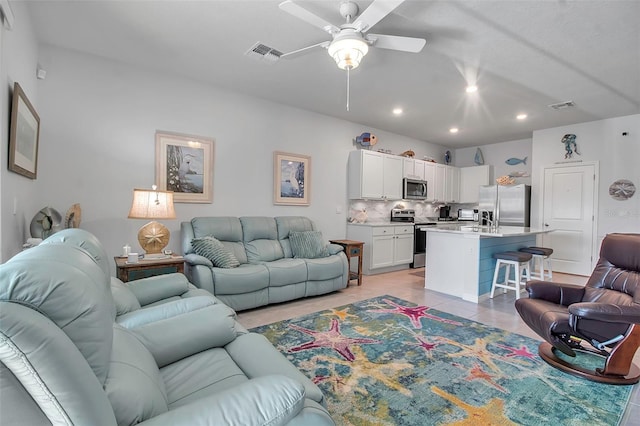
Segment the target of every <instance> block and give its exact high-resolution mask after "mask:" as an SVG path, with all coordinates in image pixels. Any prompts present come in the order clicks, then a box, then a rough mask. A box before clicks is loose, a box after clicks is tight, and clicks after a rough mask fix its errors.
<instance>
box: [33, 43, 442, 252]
mask: <svg viewBox="0 0 640 426" xmlns="http://www.w3.org/2000/svg"><path fill="white" fill-rule="evenodd" d="M41 57H42V58H44V60H43V61H44V62H46V63H47V66H46V68H47V78H46V80H44V81H43V82H42V83H41V87H40V89H39V100H40V103H39V109H40V111H39V112H40V116H41V120H42V135H41V144H40V163H39V173H38V176H39V178H38V191H37V197H36V198H37V205H38V207H41V206H45V205H51V206H52V207H54V208H56V209H57V210H58V211H60V212H61V213H62V214H64V213H65V212H66V210H67V209H68V208H69V207H70V206H71V205H72V204H73V203H80V205H81V207H82V223H81V227H82V228H85V229H87V230H89V231H91V232H93V233H94V234H96V235H97V236H98V238H99V239H100V240H101V241H102V242H103V244H104V245H105V247H106V248H107V250H108V253H109V255H116V254H118V253H119V252H120V251H121V247H122V246H123V245H124V244H125V243H129V244H130V245H131V246H132V247H133V249H134V250H136V249H139V246H138V243H137V241H136V234H137V230H138V229H139V228H140V227H141V226H142V225H143V224H144V221H142V220H134V219H127V213H128V210H129V207H130V204H131V196H132V190H133V188H136V187H150V186H151V184H152V183H153V182H154V173H155V142H154V134H155V131H156V130H165V131H172V132H178V133H186V134H192V135H200V136H206V137H211V138H213V139H214V140H215V161H214V189H213V192H214V193H213V198H214V201H213V204H177V205H176V213H177V215H178V219H176V220H173V221H163V223H165V224H166V225H167V226H168V227H169V229H170V230H171V232H172V238H171V242H170V244H169V248H171V249H173V250H175V251H181V250H180V244H179V238H180V233H179V226H180V225H179V224H180V221H185V220H189V219H191V218H192V217H194V216H213V215H231V216H242V215H245V216H251V215H267V216H276V215H305V216H308V217H310V218H311V219H313V220H314V221H315V222H316V223H317V225H318V227H319V228H320V230H321V231H322V232H323V234H324V236H325V237H326V238H342V237H344V236H345V234H346V217H347V214H348V209H347V199H346V180H347V179H346V166H347V157H348V152H349V151H351V150H353V149H355V146H354V145H353V142H352V140H353V138H355V136H356V135H359V134H360V133H362V132H364V131H372V132H374V133H375V134H376V135H377V136H378V139H379V143H378V145H376V148H380V149H391V150H392V151H393V152H396V153H399V152H402V151H405V150H408V149H413V150H414V151H415V152H416V154H417V155H418V156H423V155H433V156H436V155H438V156H442V155H443V153H444V151H445V150H446V149H445V148H444V147H441V146H438V145H432V144H428V143H425V142H422V141H417V140H413V139H409V138H406V137H402V136H398V135H394V134H390V133H388V132H383V131H380V130H376V129H368V128H364V127H363V126H361V125H358V124H354V123H349V122H346V121H342V120H337V119H334V118H331V117H327V116H323V115H319V114H315V113H311V112H306V111H302V110H299V109H295V108H290V107H287V106H283V105H278V104H274V103H271V102H267V101H264V100H261V99H257V98H253V97H248V96H243V95H239V94H234V93H230V92H228V91H225V90H222V89H217V88H213V87H210V86H206V85H203V84H200V83H196V82H193V81H187V80H183V79H179V78H176V77H171V76H167V75H160V74H155V73H153V72H149V71H147V70H142V69H137V68H133V67H130V66H128V65H124V64H121V63H117V62H113V61H108V60H104V59H101V58H98V57H94V56H89V55H84V54H79V53H76V52H72V51H69V50H62V49H59V48H55V47H50V46H41ZM274 151H285V152H293V153H298V154H306V155H311V157H312V174H311V206H309V207H289V206H274V205H273V203H272V197H273V152H274ZM338 206H340V208H341V210H342V212H341V213H340V214H336V210H337V207H338ZM33 214H35V210H31V211H29V213H28V215H29V219H30V217H31V216H32V215H33Z"/></svg>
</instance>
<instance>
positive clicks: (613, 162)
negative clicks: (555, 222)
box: [531, 114, 640, 247]
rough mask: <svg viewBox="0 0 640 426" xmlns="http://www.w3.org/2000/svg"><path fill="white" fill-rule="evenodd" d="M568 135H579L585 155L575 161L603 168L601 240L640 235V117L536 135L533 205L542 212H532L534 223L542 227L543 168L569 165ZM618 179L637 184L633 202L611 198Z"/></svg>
mask: <svg viewBox="0 0 640 426" xmlns="http://www.w3.org/2000/svg"><path fill="white" fill-rule="evenodd" d="M623 132H627V136H623V135H622V133H623ZM567 133H573V134H575V135H576V142H577V144H578V151H579V152H580V153H581V155H575V154H574V156H573V158H572V160H582V161H599V164H600V184H599V188H598V200H599V205H598V209H597V211H598V222H597V229H598V231H597V237H598V239H602V238H604V236H605V235H606V234H608V233H610V232H640V161H639V160H640V114H636V115H630V116H626V117H617V118H612V119H607V120H598V121H591V122H588V123H581V124H576V125H571V126H562V127H555V128H552V129H546V130H538V131H535V132H533V158H534V160H535V166H534V169H533V176H532V178H533V182H534V187H533V189H532V205H533V206H538V207H539V208H538V209H533V210H532V212H531V215H532V223H534V224H536V225H538V226H539V225H541V224H542V210H541V209H542V202H541V201H542V200H541V195H542V190H541V185H542V178H543V167H544V166H546V165H552V164H554V163H557V162H563V161H566V160H565V159H564V154H565V150H564V145H563V144H562V143H561V139H562V137H563V136H564V135H565V134H567ZM617 179H629V180H631V181H632V182H633V183H634V184H635V186H636V188H637V192H636V193H635V195H634V196H633V197H632V198H630V199H628V200H626V201H617V200H614V199H613V198H611V197H610V196H609V186H610V185H611V183H613V182H614V181H616V180H617ZM598 247H599V244H598Z"/></svg>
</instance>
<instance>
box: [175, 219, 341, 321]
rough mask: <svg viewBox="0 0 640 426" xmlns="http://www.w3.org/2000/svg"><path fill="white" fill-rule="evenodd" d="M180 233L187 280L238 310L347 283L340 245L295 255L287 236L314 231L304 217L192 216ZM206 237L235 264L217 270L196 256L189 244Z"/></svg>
mask: <svg viewBox="0 0 640 426" xmlns="http://www.w3.org/2000/svg"><path fill="white" fill-rule="evenodd" d="M180 230H181V242H182V251H183V253H184V256H185V274H186V275H187V277H188V279H189V281H190V282H192V283H193V284H194V285H196V286H197V287H198V288H201V289H204V290H207V291H209V292H211V293H212V294H214V295H215V296H216V297H217V298H218V299H220V300H221V301H222V302H223V303H225V304H227V305H229V306H230V307H232V308H233V309H235V310H238V311H240V310H244V309H250V308H255V307H258V306H264V305H268V304H271V303H280V302H286V301H289V300H293V299H299V298H302V297H309V296H316V295H320V294H325V293H330V292H333V291H337V290H340V289H343V288H345V287H346V286H347V283H348V277H349V269H348V264H347V257H346V255H345V254H344V252H343V248H342V246H339V245H336V244H328V245H327V249H328V254H329V255H328V256H326V257H319V258H314V259H304V258H302V259H301V258H296V257H294V253H293V251H292V248H291V243H290V241H289V236H290V234H291V233H292V232H294V231H298V232H304V231H315V230H316V228H315V225H314V223H313V222H312V221H311V220H310V219H308V218H306V217H303V216H280V217H239V218H238V217H196V218H194V219H192V220H191V221H189V222H182V223H181V225H180ZM207 236H212V237H215V238H216V239H218V240H219V241H221V242H222V244H223V245H224V247H225V248H226V249H227V250H228V251H229V252H231V253H233V254H234V255H235V257H236V258H237V260H238V262H239V263H240V266H239V267H237V268H220V267H216V266H214V264H213V263H212V262H211V261H210V260H209V259H207V258H206V257H203V256H200V255H198V254H196V253H195V251H194V249H193V246H192V240H193V239H194V238H202V237H207Z"/></svg>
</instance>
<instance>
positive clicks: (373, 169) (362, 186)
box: [348, 150, 491, 203]
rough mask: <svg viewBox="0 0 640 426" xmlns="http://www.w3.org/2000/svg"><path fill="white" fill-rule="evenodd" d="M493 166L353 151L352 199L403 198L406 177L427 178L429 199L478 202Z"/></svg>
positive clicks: (350, 177)
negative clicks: (433, 161)
mask: <svg viewBox="0 0 640 426" xmlns="http://www.w3.org/2000/svg"><path fill="white" fill-rule="evenodd" d="M490 167H491V166H477V167H462V168H459V167H454V166H447V165H445V164H438V163H432V162H429V161H422V160H416V159H413V158H405V157H399V156H397V155H391V154H383V153H381V152H376V151H367V150H358V151H351V152H350V153H349V171H348V177H349V183H348V194H349V199H352V200H358V199H360V200H361V199H370V200H401V199H402V178H403V177H404V178H408V179H417V180H425V181H427V199H426V201H431V202H436V203H477V202H478V191H479V187H480V186H481V185H489V179H490V176H489V175H490Z"/></svg>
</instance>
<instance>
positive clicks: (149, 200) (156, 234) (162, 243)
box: [128, 185, 176, 259]
mask: <svg viewBox="0 0 640 426" xmlns="http://www.w3.org/2000/svg"><path fill="white" fill-rule="evenodd" d="M156 188H157V187H156V186H155V185H153V186H152V187H151V190H148V189H134V190H133V203H132V204H131V210H129V216H128V217H129V218H130V219H175V218H176V211H175V210H174V208H173V192H171V191H158V190H157V189H156ZM170 237H171V233H170V232H169V229H168V228H167V227H166V226H164V225H163V224H161V223H158V222H156V221H155V220H152V221H151V222H149V223H147V224H146V225H144V226H143V227H142V228H140V231H138V242H139V243H140V246H141V247H142V249H143V250H144V251H145V258H146V259H158V258H163V257H166V256H165V254H164V252H163V250H164V248H165V247H166V246H167V244H169V238H170Z"/></svg>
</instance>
